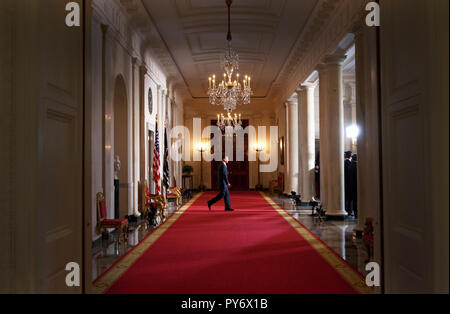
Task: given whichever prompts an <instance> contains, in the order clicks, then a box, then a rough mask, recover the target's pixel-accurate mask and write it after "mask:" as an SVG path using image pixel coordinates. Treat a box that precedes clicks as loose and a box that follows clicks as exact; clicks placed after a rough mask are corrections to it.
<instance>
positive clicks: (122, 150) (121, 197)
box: [113, 75, 130, 218]
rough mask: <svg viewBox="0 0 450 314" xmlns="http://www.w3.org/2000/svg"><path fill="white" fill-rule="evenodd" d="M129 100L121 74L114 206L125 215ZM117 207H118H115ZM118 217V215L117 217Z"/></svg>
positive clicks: (116, 118) (116, 107) (117, 97)
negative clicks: (117, 169) (117, 163)
mask: <svg viewBox="0 0 450 314" xmlns="http://www.w3.org/2000/svg"><path fill="white" fill-rule="evenodd" d="M128 133H129V132H128V101H127V91H126V87H125V80H124V78H123V76H122V75H119V76H118V77H117V78H116V80H115V84H114V155H113V156H114V159H116V156H118V157H119V159H120V170H119V171H114V176H115V179H118V180H119V184H118V185H115V189H114V193H115V194H114V195H115V201H114V207H115V206H117V204H118V206H119V211H117V210H116V209H115V213H116V214H115V215H116V216H117V213H118V216H119V217H125V216H127V215H128V207H129V204H128V203H129V202H128V201H129V191H128V190H129V186H130V182H129V181H130V180H129V169H128V168H129V167H128V160H129V158H128V153H129V134H128ZM117 196H118V197H117ZM115 208H116V207H115ZM116 218H118V217H116Z"/></svg>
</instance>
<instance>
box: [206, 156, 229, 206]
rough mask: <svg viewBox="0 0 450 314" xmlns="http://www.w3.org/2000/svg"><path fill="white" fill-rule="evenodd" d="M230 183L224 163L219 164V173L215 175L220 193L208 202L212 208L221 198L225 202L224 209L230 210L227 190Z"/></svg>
mask: <svg viewBox="0 0 450 314" xmlns="http://www.w3.org/2000/svg"><path fill="white" fill-rule="evenodd" d="M229 184H230V181H228V168H227V166H226V164H225V163H224V162H222V163H221V164H220V167H219V171H218V174H217V185H218V186H219V188H220V193H219V194H217V196H216V197H215V198H213V199H212V200H210V201H209V204H210V205H211V206H212V205H214V204H215V203H217V202H218V201H220V200H221V199H222V198H224V201H225V209H231V202H230V191H229V190H228V185H229Z"/></svg>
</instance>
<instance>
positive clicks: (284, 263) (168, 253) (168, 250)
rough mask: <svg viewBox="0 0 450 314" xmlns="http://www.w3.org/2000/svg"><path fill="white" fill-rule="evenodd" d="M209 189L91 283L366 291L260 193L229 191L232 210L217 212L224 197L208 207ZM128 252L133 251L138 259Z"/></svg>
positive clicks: (203, 289)
mask: <svg viewBox="0 0 450 314" xmlns="http://www.w3.org/2000/svg"><path fill="white" fill-rule="evenodd" d="M213 194H214V193H205V194H203V195H201V196H200V197H199V198H198V199H197V200H195V201H194V203H193V204H192V205H191V206H190V207H189V208H188V209H187V210H186V211H184V213H182V214H181V215H179V216H178V217H176V218H178V219H177V220H176V221H175V222H174V223H173V224H170V226H169V227H168V228H167V230H165V231H164V230H163V231H162V235H161V236H160V237H159V238H158V239H157V240H152V243H151V244H150V245H151V246H150V247H149V248H148V249H146V250H145V251H144V250H143V249H142V248H141V250H142V252H139V249H140V248H139V246H138V247H137V248H135V250H133V251H132V252H131V253H130V254H129V255H130V256H128V259H129V260H128V261H127V262H125V265H121V261H119V262H118V263H117V264H116V265H114V266H113V267H112V269H111V270H110V271H109V272H112V273H111V274H109V277H110V278H109V279H108V280H103V279H102V278H103V277H100V278H99V280H97V281H96V283H95V284H96V286H97V288H99V287H100V288H103V291H102V292H107V293H170V294H172V293H177V294H178V293H179V294H190V293H193V294H234V293H235V294H266V293H267V294H297V293H356V292H358V291H359V292H361V290H364V287H363V283H364V281H363V279H362V277H360V276H359V275H358V274H356V271H354V270H353V269H351V267H350V266H349V265H347V264H346V263H345V262H344V261H342V260H341V259H340V258H337V256H336V255H335V254H334V253H332V252H330V249H328V248H326V247H325V246H324V245H323V244H321V242H320V243H319V241H318V240H317V239H316V238H313V240H314V241H316V243H319V244H320V245H321V246H322V248H321V250H322V254H321V253H320V251H321V250H320V249H319V250H318V249H317V247H316V248H313V246H312V245H311V243H310V242H311V240H310V241H308V240H307V239H305V237H303V236H302V235H301V234H300V233H299V232H300V231H298V230H296V229H295V228H302V229H303V231H302V232H307V231H306V230H305V229H304V227H302V226H301V225H300V224H298V225H296V226H295V228H294V227H293V225H291V223H292V218H290V219H291V223H290V222H289V221H287V220H286V219H285V218H283V217H282V215H280V212H279V211H281V210H280V209H278V211H277V210H276V208H274V207H273V206H272V205H271V204H269V202H268V200H266V199H265V198H264V197H263V196H262V195H261V194H259V193H256V192H237V193H232V194H231V200H232V206H233V208H235V209H236V212H233V213H228V212H227V213H226V212H224V211H223V208H224V205H223V202H221V203H219V204H217V205H216V206H214V207H213V212H209V211H208V208H207V206H206V201H207V200H208V199H210V198H212V197H213ZM284 213H285V212H284ZM285 215H286V214H285ZM286 216H287V215H286ZM176 218H174V219H176ZM288 219H289V218H288ZM163 229H164V225H163ZM305 234H306V233H305ZM307 234H308V237H311V236H310V234H309V233H308V232H307ZM151 236H152V235H150V237H151ZM311 238H312V237H311ZM144 241H145V240H144ZM136 250H137V251H136ZM135 251H136V252H135ZM323 252H325V256H328V259H329V260H328V261H327V260H326V258H324V255H323ZM139 254H141V255H139ZM326 254H328V255H326ZM133 255H135V256H138V258H137V260H136V261H134V260H133ZM330 259H331V260H335V263H336V264H335V267H336V268H338V269H340V273H339V272H338V271H337V270H336V269H335V268H334V267H332V266H331V265H330V264H331V263H330ZM130 260H132V262H130ZM120 268H121V269H122V274H121V275H120V277H119V276H117V277H118V278H114V275H113V274H114V271H118V269H119V270H120ZM343 274H344V275H343ZM346 274H348V275H346ZM107 277H108V276H107ZM344 277H346V278H344ZM111 278H113V279H111ZM102 281H104V282H102ZM358 287H359V290H357V289H358Z"/></svg>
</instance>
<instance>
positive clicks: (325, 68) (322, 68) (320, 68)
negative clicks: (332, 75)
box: [316, 63, 327, 74]
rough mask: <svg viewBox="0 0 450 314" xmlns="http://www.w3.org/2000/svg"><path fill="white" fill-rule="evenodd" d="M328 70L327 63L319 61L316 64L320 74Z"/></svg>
mask: <svg viewBox="0 0 450 314" xmlns="http://www.w3.org/2000/svg"><path fill="white" fill-rule="evenodd" d="M326 70H327V66H326V64H325V63H319V64H318V65H317V66H316V71H317V72H319V74H321V73H324V72H325V71H326Z"/></svg>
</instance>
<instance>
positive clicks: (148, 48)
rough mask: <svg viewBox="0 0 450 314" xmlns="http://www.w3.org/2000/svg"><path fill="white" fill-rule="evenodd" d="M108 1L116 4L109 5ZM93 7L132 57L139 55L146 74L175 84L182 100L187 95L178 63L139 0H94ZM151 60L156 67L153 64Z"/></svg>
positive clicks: (156, 79) (157, 81)
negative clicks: (146, 71)
mask: <svg viewBox="0 0 450 314" xmlns="http://www.w3.org/2000/svg"><path fill="white" fill-rule="evenodd" d="M111 2H115V4H116V5H111ZM92 7H93V9H94V10H93V11H94V12H93V14H94V16H96V17H97V18H98V19H99V20H100V21H104V22H105V23H107V24H109V25H110V26H111V28H112V29H113V30H114V36H115V37H116V38H117V40H118V41H119V42H120V43H121V44H122V45H123V46H124V47H125V48H126V49H127V50H129V53H130V54H132V57H135V56H139V57H140V58H142V64H143V65H144V66H145V67H146V68H147V70H148V75H149V76H150V77H152V79H154V80H155V82H156V83H157V84H166V85H167V87H168V88H170V86H177V93H178V94H179V96H180V97H181V98H182V99H184V98H189V97H190V95H189V92H188V89H187V85H186V83H185V81H184V79H183V76H182V75H181V73H180V71H179V69H178V66H177V65H176V63H175V62H174V60H173V58H172V57H171V55H170V52H169V50H168V49H167V46H166V45H165V43H164V40H163V39H162V37H161V35H160V34H159V32H158V30H157V28H156V26H155V24H154V23H153V21H152V19H151V16H150V15H149V14H148V12H147V10H146V8H145V7H144V5H143V3H142V1H141V0H94V1H92ZM148 56H150V58H147V57H148ZM152 59H154V60H155V61H156V63H157V64H159V66H155V65H154V64H152ZM158 72H163V74H164V75H165V76H166V80H167V81H166V82H162V81H160V76H161V75H158V74H159V73H158ZM169 85H170V86H169Z"/></svg>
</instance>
